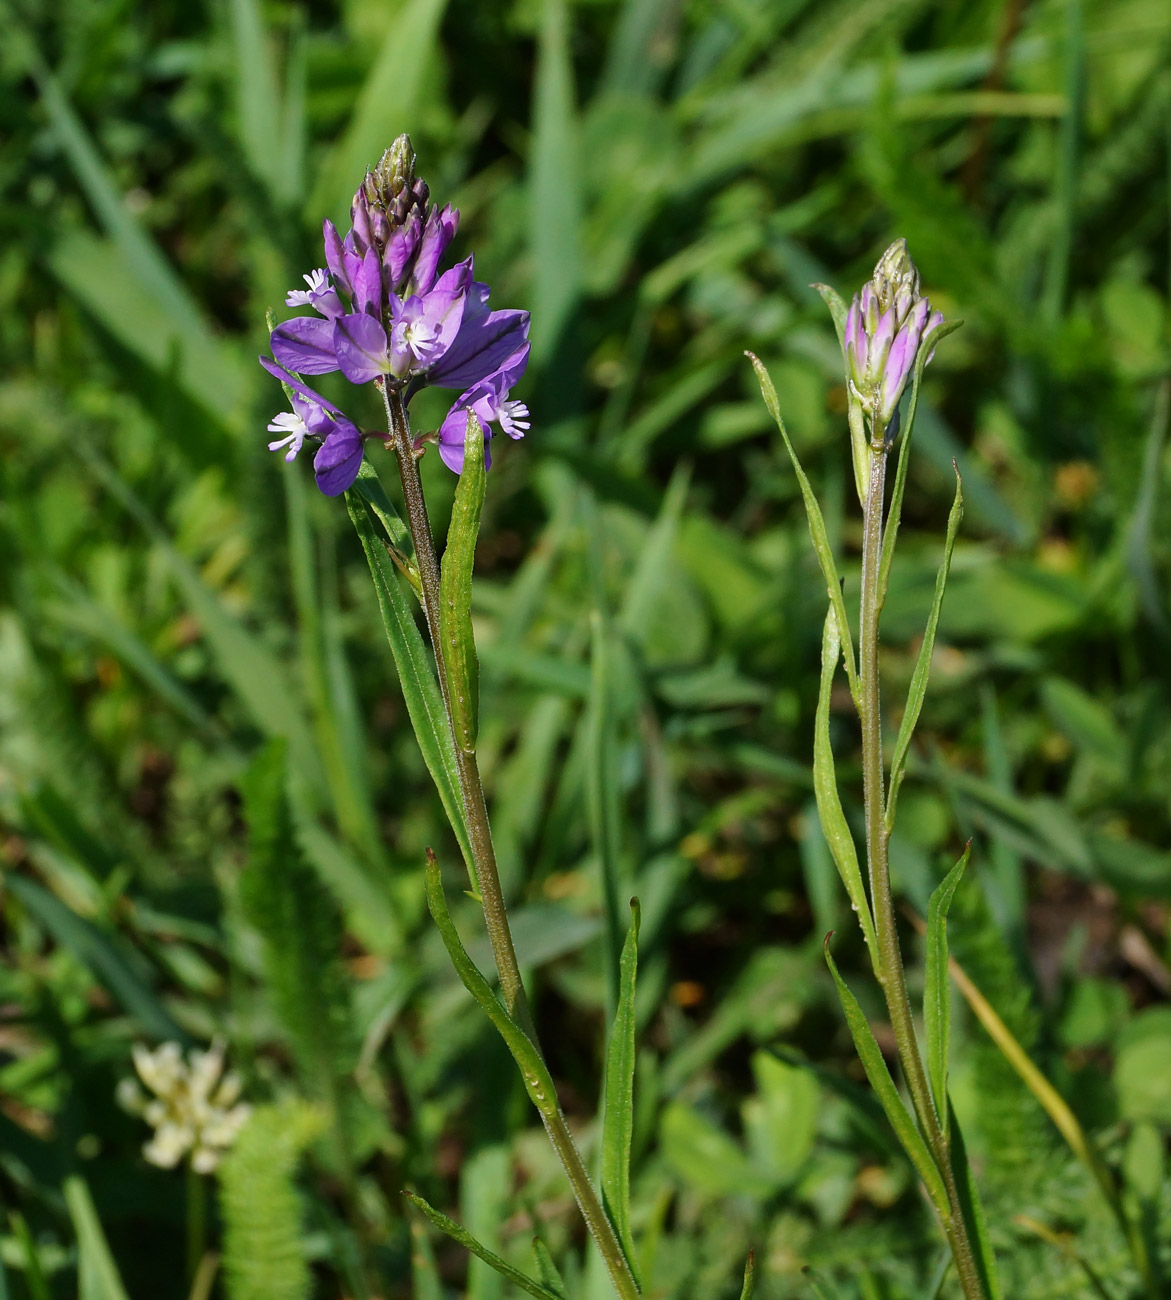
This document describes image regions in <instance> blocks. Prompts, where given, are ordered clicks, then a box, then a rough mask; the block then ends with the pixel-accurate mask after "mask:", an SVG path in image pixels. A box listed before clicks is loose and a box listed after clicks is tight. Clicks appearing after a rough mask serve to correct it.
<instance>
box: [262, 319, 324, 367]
mask: <svg viewBox="0 0 1171 1300" xmlns="http://www.w3.org/2000/svg"><path fill="white" fill-rule="evenodd" d="M333 332H334V322H333V321H331V320H322V319H319V318H318V317H316V316H294V317H293V319H292V320H287V321H285V322H284V323H283V324H281V325H278V326H277V327H276V329H274V330H273V332H272V340H271V342H272V355H273V356H274V357H276V359H277V360H278V361H279V362H280V363H281V365H282V366H284V367H285V368H286V369H288V370H295V371H297V372H298V374H302V375H328V374H329V373H330V372H331V371H334V370H336V369H337V368H338V357H337V354H336V352H335V351H334V347H333Z"/></svg>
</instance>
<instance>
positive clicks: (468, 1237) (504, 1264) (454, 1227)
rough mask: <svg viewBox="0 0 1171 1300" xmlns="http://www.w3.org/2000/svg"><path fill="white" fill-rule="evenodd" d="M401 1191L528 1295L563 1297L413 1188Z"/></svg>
mask: <svg viewBox="0 0 1171 1300" xmlns="http://www.w3.org/2000/svg"><path fill="white" fill-rule="evenodd" d="M403 1195H404V1196H405V1197H406V1198H407V1200H408V1201H410V1203H411V1204H412V1205H413V1206H414V1207H415V1209H417V1210H421V1211H422V1213H423V1214H425V1215H426V1216H427V1218H428V1219H430V1220H431V1222H432V1223H433V1224H434V1225H435V1226H436V1227H437V1228H439V1229H440V1230H441V1231H443V1232H446V1233H447V1235H448V1236H449V1237H451V1238H452V1240H453V1241H458V1242H459V1244H460V1245H461V1246H463V1247H464V1248H465V1249H467V1250H470V1251H471V1252H472V1254H473V1255H475V1256H476V1257H477V1258H478V1259H482V1260H483V1261H484V1263H485V1264H489V1265H491V1267H492V1268H494V1269H495V1270H496V1271H497V1273H499V1274H500V1275H501V1276H502V1277H505V1278H507V1279H508V1280H509V1281H510V1282H511V1283H512V1284H513V1285H514V1286H518V1287H520V1289H521V1290H522V1291H527V1292H528V1293H529V1295H531V1296H535V1297H536V1300H562V1297H561V1296H559V1295H558V1294H557V1293H556V1292H555V1291H550V1290H548V1289H547V1288H546V1287H543V1286H542V1285H541V1284H540V1282H535V1281H534V1280H533V1279H532V1278H531V1277H529V1275H528V1274H527V1273H522V1272H521V1271H520V1269H518V1268H513V1266H512V1265H511V1264H510V1263H509V1262H508V1261H507V1260H504V1259H501V1258H500V1256H499V1255H497V1254H496V1252H495V1251H492V1250H489V1249H488V1247H487V1246H485V1245H484V1243H483V1242H482V1241H477V1240H476V1238H475V1237H473V1236H472V1234H471V1233H470V1232H469V1231H468V1230H467V1229H466V1228H464V1227H462V1226H461V1225H460V1224H458V1223H456V1221H455V1220H454V1219H449V1218H448V1217H447V1215H446V1214H444V1213H442V1211H440V1210H437V1209H436V1208H435V1207H434V1206H433V1205H431V1204H429V1203H428V1202H427V1201H425V1200H424V1199H423V1198H422V1197H421V1196H418V1195H416V1194H415V1193H414V1192H403Z"/></svg>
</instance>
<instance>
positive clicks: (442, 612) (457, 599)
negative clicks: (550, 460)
mask: <svg viewBox="0 0 1171 1300" xmlns="http://www.w3.org/2000/svg"><path fill="white" fill-rule="evenodd" d="M486 480H487V476H486V473H485V469H484V431H483V429H482V428H481V427H480V422H479V420H477V419H476V416H475V412H473V411H468V421H467V428H466V430H465V432H464V467H463V470H462V471H461V473H460V476H459V483H458V484H457V485H456V489H455V504H454V505H453V506H452V509H451V524H450V526H449V527H448V530H447V549H446V551H444V553H443V572H442V575H441V577H440V579H439V641H440V647H439V652H440V654H441V655H442V656H443V665H444V668H445V669H446V672H447V691H448V696H449V697H450V698H449V703H450V705H451V724H452V727H453V729H454V731H455V736H456V741H457V743H458V744H459V747H460V749H462V750H463V751H464V753H465V754H474V753H475V751H476V728H477V715H478V713H479V707H480V665H479V663H478V661H477V659H476V637H475V633H474V631H473V629H472V569H473V567H474V565H475V562H476V539H477V538H478V537H479V535H480V516H481V515H482V514H483V510H484V493H485V490H486V485H487V483H486Z"/></svg>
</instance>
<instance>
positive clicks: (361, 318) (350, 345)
mask: <svg viewBox="0 0 1171 1300" xmlns="http://www.w3.org/2000/svg"><path fill="white" fill-rule="evenodd" d="M333 345H334V350H335V352H336V355H337V364H338V365H339V366H340V367H341V372H342V374H343V375H345V377H346V378H347V379H348V380H349V381H350V383H351V384H368V383H369V382H370V381H371V380H372V379H377V378H378V376H379V375H384V374H386V373H387V372H388V371H389V370H390V358H389V355H388V352H387V345H386V331H385V330H384V329H383V328H382V322H381V321H378V320H375V319H374V317H373V316H367V315H366V314H365V313H364V312H355V313H354V314H353V315H352V316H341V317H339V318H338V319H337V320H336V321H334V322H333Z"/></svg>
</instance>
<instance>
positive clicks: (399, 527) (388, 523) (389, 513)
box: [354, 460, 423, 594]
mask: <svg viewBox="0 0 1171 1300" xmlns="http://www.w3.org/2000/svg"><path fill="white" fill-rule="evenodd" d="M354 489H355V491H357V492H360V493H361V494H362V496H363V498H364V499H365V501H366V504H367V505H368V506H369V507H370V509H371V510H373V511H374V513H375V515H377V517H378V522H379V523H380V524H381V525H382V527H383V528H384V529H385V530H386V536H387V537H388V538H389V542H388V543H387V544H388V546H389V547H390V548H391V555H392V558H393V559H394V561H395V564H396V565H397V566H398V568H399V570H400V572H401V573H402V574H403V576H404V577H405V578H406V579H407V581H408V582H409V583H410V584H411V586H412V587H413V588H414V589H415V592H416V593H417V594H418V593H421V592H422V590H423V584H422V580H421V579H420V577H419V565H418V563H417V562H416V560H415V543H414V541H413V540H412V538H411V530H410V529H409V528H408V527H407V526H406V524H405V523H404V522H403V519H402V516H401V515H400V514H399V512H398V511H397V510H396V509H395V508H394V506H393V505H392V504H391V501H390V497H388V496H387V495H386V489H385V488H384V487H383V486H382V480H381V479H380V478H379V477H378V472H377V471H376V470H375V468H374V466H373V465H371V464H370V462H369V461H368V460H364V461H363V462H362V464H361V465H360V466H359V467H358V477H357V478H356V479H355V480H354Z"/></svg>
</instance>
